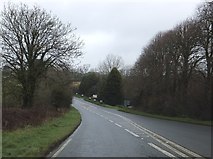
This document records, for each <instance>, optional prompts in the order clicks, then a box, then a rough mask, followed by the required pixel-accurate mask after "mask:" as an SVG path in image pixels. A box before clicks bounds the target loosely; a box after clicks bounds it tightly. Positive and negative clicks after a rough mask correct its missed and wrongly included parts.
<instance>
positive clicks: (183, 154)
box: [78, 100, 202, 158]
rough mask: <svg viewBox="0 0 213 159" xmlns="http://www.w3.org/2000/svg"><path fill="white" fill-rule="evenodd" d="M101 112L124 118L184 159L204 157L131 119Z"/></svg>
mask: <svg viewBox="0 0 213 159" xmlns="http://www.w3.org/2000/svg"><path fill="white" fill-rule="evenodd" d="M78 101H79V100H78ZM79 102H80V103H82V104H83V105H87V104H85V101H84V102H83V101H79ZM101 111H104V112H106V113H108V114H111V115H115V116H118V117H120V118H122V119H123V120H125V121H126V122H128V123H130V124H132V125H133V126H135V127H136V128H138V129H139V130H141V131H142V132H144V133H145V134H146V135H149V136H150V137H152V138H153V139H155V140H157V141H158V142H160V143H161V144H163V145H164V144H165V145H166V146H167V148H169V149H170V150H173V151H175V152H176V153H177V152H178V153H180V154H181V155H180V156H182V157H184V156H187V155H186V154H190V155H192V156H193V157H198V158H202V156H200V155H199V154H196V153H195V152H192V151H190V150H188V149H186V148H184V147H182V146H180V145H178V144H176V143H174V142H172V141H170V140H168V139H166V138H164V137H162V136H160V135H158V134H156V133H154V132H152V131H150V130H148V129H146V128H144V127H142V126H141V125H138V124H136V123H135V122H133V121H132V120H130V119H128V118H126V117H124V116H122V115H119V114H115V113H112V112H109V111H106V110H101ZM112 122H113V121H112ZM166 142H168V143H169V144H166ZM165 145H164V146H165ZM170 145H171V146H170ZM178 149H179V150H181V151H182V152H184V153H182V152H180V151H178ZM187 157H188V156H187Z"/></svg>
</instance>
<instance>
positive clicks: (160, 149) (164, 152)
mask: <svg viewBox="0 0 213 159" xmlns="http://www.w3.org/2000/svg"><path fill="white" fill-rule="evenodd" d="M148 144H149V145H150V146H151V147H153V148H155V149H156V150H158V151H160V152H162V153H163V154H164V155H166V156H168V157H172V158H175V156H174V155H173V154H171V153H169V152H167V151H166V150H163V149H162V148H160V147H158V146H157V145H155V144H153V143H148Z"/></svg>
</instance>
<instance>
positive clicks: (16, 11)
mask: <svg viewBox="0 0 213 159" xmlns="http://www.w3.org/2000/svg"><path fill="white" fill-rule="evenodd" d="M74 30H75V29H73V28H72V27H71V25H70V24H68V25H64V24H63V23H62V22H61V21H60V20H59V19H58V18H57V17H53V16H51V15H50V14H48V13H47V12H46V11H45V10H42V9H41V8H39V7H36V6H34V7H33V8H29V7H28V6H26V5H24V4H21V5H18V6H15V5H12V4H8V6H6V7H5V8H4V10H3V12H2V13H1V21H0V37H1V46H2V51H3V55H2V57H3V59H4V62H5V64H6V65H7V66H8V67H10V69H11V70H12V71H13V73H14V75H15V76H16V77H17V79H18V80H19V81H20V83H21V85H22V87H23V106H24V107H26V106H31V105H32V102H33V94H34V91H35V85H36V82H37V80H38V78H39V77H40V76H42V75H43V74H44V72H45V71H46V69H47V68H48V67H50V66H54V67H57V68H62V67H67V66H69V65H70V64H71V63H72V60H73V58H76V57H78V56H80V55H81V54H82V53H81V50H80V48H81V46H82V42H81V41H80V40H79V39H78V38H77V37H75V35H74V34H73V31H74Z"/></svg>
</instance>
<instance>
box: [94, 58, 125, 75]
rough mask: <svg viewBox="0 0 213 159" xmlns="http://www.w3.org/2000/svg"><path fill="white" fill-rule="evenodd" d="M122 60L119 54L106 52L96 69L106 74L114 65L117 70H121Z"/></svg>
mask: <svg viewBox="0 0 213 159" xmlns="http://www.w3.org/2000/svg"><path fill="white" fill-rule="evenodd" d="M123 65H124V62H123V59H122V58H121V57H120V56H115V55H113V54H108V55H107V57H106V59H105V60H104V61H103V62H102V63H100V64H99V67H98V70H99V72H100V73H102V74H108V73H110V72H111V70H112V69H113V68H114V67H115V68H117V69H118V70H121V68H122V67H123Z"/></svg>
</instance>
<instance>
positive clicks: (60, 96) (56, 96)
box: [51, 88, 72, 108]
mask: <svg viewBox="0 0 213 159" xmlns="http://www.w3.org/2000/svg"><path fill="white" fill-rule="evenodd" d="M71 99H72V93H71V90H69V89H67V88H64V89H62V88H55V89H53V91H52V93H51V104H52V105H53V106H54V107H56V108H61V107H65V108H68V107H69V106H70V104H71Z"/></svg>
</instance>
